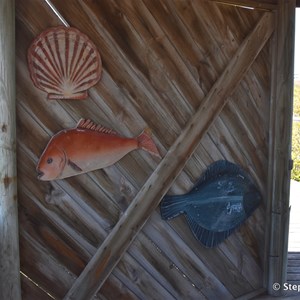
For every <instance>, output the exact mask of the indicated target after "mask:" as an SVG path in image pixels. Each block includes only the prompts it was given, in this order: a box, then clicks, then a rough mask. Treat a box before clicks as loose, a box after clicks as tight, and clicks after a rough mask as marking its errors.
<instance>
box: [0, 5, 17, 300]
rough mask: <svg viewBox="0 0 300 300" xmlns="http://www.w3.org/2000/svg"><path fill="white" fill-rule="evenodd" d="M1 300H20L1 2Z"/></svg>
mask: <svg viewBox="0 0 300 300" xmlns="http://www.w3.org/2000/svg"><path fill="white" fill-rule="evenodd" d="M0 299H14V300H15V299H16V300H18V299H21V288H20V263H19V232H18V206H17V183H16V117H15V3H14V1H13V0H1V1H0Z"/></svg>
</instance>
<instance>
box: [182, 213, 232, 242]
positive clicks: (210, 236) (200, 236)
mask: <svg viewBox="0 0 300 300" xmlns="http://www.w3.org/2000/svg"><path fill="white" fill-rule="evenodd" d="M185 217H186V220H187V222H188V225H189V227H190V229H191V231H192V233H193V235H194V237H195V238H196V239H197V240H198V241H199V242H201V244H202V245H203V246H205V247H206V248H213V247H216V246H217V245H219V244H220V243H222V242H223V241H224V240H225V239H227V238H228V237H229V236H230V235H231V234H232V233H233V232H234V230H235V229H236V228H231V229H229V230H226V231H220V232H218V231H212V230H208V229H205V228H204V227H202V226H200V225H199V224H198V222H197V221H195V220H194V219H193V218H192V217H190V216H189V215H185Z"/></svg>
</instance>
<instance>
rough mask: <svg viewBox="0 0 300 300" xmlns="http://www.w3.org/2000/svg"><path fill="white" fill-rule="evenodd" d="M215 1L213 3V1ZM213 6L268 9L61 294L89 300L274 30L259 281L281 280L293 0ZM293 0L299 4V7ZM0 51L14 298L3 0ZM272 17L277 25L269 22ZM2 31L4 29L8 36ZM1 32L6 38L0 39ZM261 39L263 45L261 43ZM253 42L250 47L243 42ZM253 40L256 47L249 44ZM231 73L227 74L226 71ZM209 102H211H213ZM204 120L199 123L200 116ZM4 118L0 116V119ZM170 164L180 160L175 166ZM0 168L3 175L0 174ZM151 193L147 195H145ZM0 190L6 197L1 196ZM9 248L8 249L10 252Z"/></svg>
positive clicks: (4, 265)
mask: <svg viewBox="0 0 300 300" xmlns="http://www.w3.org/2000/svg"><path fill="white" fill-rule="evenodd" d="M212 1H213V0H212ZM215 2H219V3H224V4H229V5H238V6H250V7H254V8H257V9H263V10H268V11H269V12H266V13H265V14H264V15H263V17H262V18H261V20H260V22H259V23H258V24H257V26H256V27H255V29H254V30H253V31H252V33H251V34H250V35H249V36H248V37H247V38H246V39H245V41H244V43H243V44H242V46H241V47H240V49H239V50H238V52H237V54H236V55H235V56H234V57H233V59H232V61H231V62H230V63H229V65H228V66H227V68H226V69H225V71H224V72H223V74H222V75H221V77H220V78H219V80H218V81H217V82H216V84H215V85H214V86H213V88H212V89H211V91H210V92H209V93H208V95H207V96H206V98H205V100H204V101H203V103H202V105H201V106H200V107H199V109H198V111H197V112H196V114H195V115H194V116H193V118H192V119H191V120H190V122H189V123H188V124H187V126H186V128H185V130H184V131H183V132H182V134H181V135H180V136H179V137H178V139H177V140H176V142H175V143H174V144H173V146H172V147H171V149H170V150H169V152H168V153H167V154H166V156H165V157H164V159H163V160H162V161H161V163H160V164H159V166H158V167H157V169H156V170H155V171H154V172H153V174H152V175H151V176H150V178H149V179H148V180H147V182H146V183H145V185H144V186H143V188H142V189H141V190H140V192H139V193H138V194H137V196H136V197H135V199H134V200H133V201H132V203H131V205H130V206H129V208H128V209H127V211H126V212H125V213H124V215H123V216H122V218H121V219H120V220H119V222H118V223H117V224H116V226H115V227H114V229H113V230H112V232H111V233H110V234H109V235H108V237H107V239H106V240H105V241H104V242H103V244H102V245H101V246H100V248H99V249H98V250H97V252H96V254H95V255H94V257H93V258H92V259H91V261H90V262H89V263H88V265H87V266H86V268H85V269H84V271H83V272H82V274H81V275H80V276H79V277H78V278H77V280H76V281H75V283H74V285H73V286H72V287H71V289H70V290H69V292H68V294H67V295H66V297H65V299H74V298H73V296H74V295H75V294H76V299H89V298H90V297H91V296H92V295H94V294H95V292H97V291H98V289H99V288H100V287H101V286H102V285H103V283H104V282H105V280H106V278H107V277H108V276H109V274H110V273H111V272H112V270H113V268H114V267H115V265H116V264H117V263H118V261H119V260H120V258H121V257H122V254H123V253H124V252H125V251H126V250H127V249H128V247H129V245H130V243H131V242H132V241H133V239H134V238H135V236H136V235H137V234H138V233H139V231H140V230H141V228H142V227H143V225H144V224H145V223H146V221H147V219H148V218H149V216H150V215H151V213H152V211H153V210H154V209H155V208H156V206H157V205H158V203H159V201H160V199H161V198H162V197H163V195H164V194H165V193H166V191H167V190H168V189H169V187H170V186H171V184H172V182H173V181H174V180H175V178H176V176H177V175H178V174H179V173H180V171H181V170H182V168H183V166H184V164H185V163H186V161H187V160H188V158H189V157H190V156H191V154H192V153H193V151H194V150H195V148H196V146H197V145H198V143H199V142H200V140H201V138H202V136H203V135H204V133H205V132H206V131H207V130H208V128H209V126H210V125H211V124H212V123H213V121H214V120H215V118H216V117H217V115H218V113H219V112H220V111H221V110H222V108H223V107H224V105H225V104H226V101H227V98H228V96H229V93H231V92H232V90H233V89H234V88H235V87H236V86H237V85H238V83H239V81H240V80H241V79H242V75H243V74H244V73H245V72H246V71H247V70H248V68H249V67H250V66H251V64H252V62H253V61H254V60H255V58H256V56H257V55H258V53H259V52H260V49H261V48H262V47H263V46H264V45H265V43H266V42H267V40H268V39H269V38H270V36H271V35H272V33H273V30H274V29H275V34H274V35H273V38H272V55H273V69H272V95H271V101H272V111H271V115H270V129H271V132H270V140H269V144H270V149H271V151H270V153H269V188H268V190H269V193H268V207H267V214H268V220H267V225H268V228H267V231H266V252H265V257H266V258H268V261H267V264H266V266H265V274H266V276H265V285H266V287H267V290H268V293H269V294H276V293H275V292H274V291H273V283H275V282H278V283H281V284H282V283H283V282H284V281H285V276H284V275H285V266H286V254H287V243H286V242H287V230H288V215H289V189H288V187H289V179H290V149H291V120H292V114H291V108H292V96H291V93H292V87H293V80H292V79H293V78H292V76H293V66H292V61H291V53H292V52H293V49H294V48H293V33H294V26H293V22H294V19H293V16H294V14H293V12H294V9H295V5H296V0H279V1H278V4H276V2H275V1H274V2H270V1H261V2H260V3H259V4H258V3H257V1H251V0H249V1H246V0H245V1H242V0H240V1H235V0H230V1H229V0H220V1H216V0H215ZM298 2H299V1H297V4H298ZM0 13H1V18H0V20H1V21H0V22H1V28H0V32H1V34H0V49H1V53H2V54H1V58H0V64H1V69H3V70H7V73H6V74H5V77H6V78H7V80H4V81H3V82H4V83H5V84H4V87H3V89H0V92H1V93H3V92H4V93H3V94H1V98H0V103H1V106H2V107H1V114H2V115H1V120H0V121H1V123H0V125H1V126H0V129H1V131H0V134H1V139H0V150H1V152H2V153H1V154H2V157H5V159H4V160H3V161H1V176H2V177H1V184H0V190H1V199H0V201H1V206H0V215H1V218H2V220H4V222H2V223H1V226H3V228H1V229H0V232H1V233H2V232H5V234H4V235H3V236H1V246H2V247H1V249H0V266H1V272H0V274H1V275H0V283H1V286H0V296H1V297H0V298H3V299H20V298H21V289H20V279H19V270H20V268H19V261H18V259H16V257H19V249H18V227H17V224H18V217H17V202H16V170H15V169H16V163H15V161H16V160H15V153H16V152H15V142H16V140H15V126H16V125H15V100H14V99H15V86H14V50H13V49H14V2H13V1H9V0H4V1H2V2H1V8H0ZM274 16H275V22H274ZM7 32H9V34H8V36H9V37H10V38H9V39H7ZM4 36H5V41H4ZM262 41H263V42H262ZM249 45H251V47H248V46H249ZM253 45H254V46H253ZM228 72H230V74H231V76H230V77H229V76H226V75H227V74H228ZM212 99H213V100H214V101H211V100H212ZM200 114H201V116H205V118H203V117H202V120H201V122H200V121H199V115H200ZM2 118H3V119H2ZM174 161H177V162H178V163H176V164H174ZM2 170H5V171H6V172H2ZM150 191H151V192H150ZM2 195H4V196H3V197H2ZM8 249H10V250H9V251H8Z"/></svg>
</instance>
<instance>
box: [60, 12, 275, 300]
mask: <svg viewBox="0 0 300 300" xmlns="http://www.w3.org/2000/svg"><path fill="white" fill-rule="evenodd" d="M273 29H274V23H273V18H272V15H271V14H265V15H263V17H262V18H261V20H260V22H259V23H258V24H257V25H256V27H255V28H254V30H253V32H252V33H251V34H250V35H249V37H247V38H246V39H245V41H244V42H243V44H242V45H241V46H240V49H239V50H238V52H237V53H236V55H235V56H234V57H233V59H232V60H231V62H230V63H229V65H228V66H227V68H226V69H225V70H224V72H223V73H222V75H221V76H220V77H219V79H218V81H217V82H216V84H215V85H214V86H213V88H212V89H211V91H210V92H209V94H208V95H207V96H206V97H205V98H204V100H203V104H202V105H200V108H199V109H198V111H197V112H196V113H195V114H194V116H193V117H192V118H191V120H190V121H189V122H188V124H187V125H186V127H185V129H184V130H183V132H182V133H181V135H180V136H179V137H178V139H177V140H176V142H175V143H174V144H173V145H172V147H171V148H170V149H169V151H168V152H167V154H166V155H165V157H164V158H163V160H162V161H161V162H160V164H159V166H158V167H157V169H156V170H155V171H154V172H153V173H152V175H151V176H150V177H149V179H148V180H147V182H146V183H145V185H144V186H143V187H142V189H141V190H140V191H139V193H138V194H137V196H136V197H135V198H134V200H133V201H132V203H131V204H130V206H129V207H128V209H127V210H126V213H125V214H124V215H123V217H122V218H121V219H120V220H119V222H118V223H117V224H116V226H115V227H114V229H113V231H112V232H111V233H110V235H109V236H108V237H107V238H106V240H105V241H104V242H103V243H102V245H101V247H100V248H99V249H98V250H97V252H96V254H95V255H94V257H93V258H92V259H91V261H90V262H89V264H88V265H87V267H86V268H85V270H84V271H83V272H82V273H81V275H80V276H79V278H78V279H77V280H76V282H75V284H74V285H73V286H72V288H71V289H70V291H69V292H68V293H67V295H66V296H65V299H75V297H76V298H77V299H86V298H89V297H91V296H92V295H93V294H94V293H96V292H97V290H98V289H99V288H100V287H101V286H102V284H103V282H104V281H105V280H106V278H107V277H108V275H109V274H110V273H111V271H112V270H113V267H114V266H115V265H116V263H117V262H118V261H119V258H120V256H121V255H122V254H123V253H124V251H126V250H127V247H128V246H129V244H130V243H131V241H132V240H133V239H134V237H135V236H136V235H137V233H138V232H139V230H140V229H141V228H142V227H143V225H144V224H145V222H146V221H147V219H148V218H149V216H150V214H151V212H152V211H153V209H155V207H156V206H157V205H158V203H159V201H160V199H161V197H162V196H163V195H164V194H165V193H166V192H167V190H168V189H169V187H170V186H171V184H172V183H173V181H174V179H175V178H176V177H177V175H178V174H179V172H180V171H181V170H182V168H183V166H184V164H185V162H186V160H187V159H188V158H189V157H190V156H191V154H192V153H193V151H194V150H195V148H196V147H197V145H198V143H199V141H200V140H201V138H202V136H203V135H204V134H205V132H206V131H207V129H208V128H209V127H210V125H211V124H212V123H213V121H214V119H215V118H216V116H217V115H218V113H219V112H220V111H221V110H222V108H223V107H224V105H225V103H226V99H227V98H228V96H229V94H230V93H231V92H232V91H233V90H234V88H235V87H236V85H237V84H238V83H239V82H240V80H241V78H242V75H243V74H245V72H246V71H247V70H248V69H249V67H250V66H251V64H252V63H253V61H254V60H255V58H256V57H257V55H258V54H259V52H260V50H261V49H262V48H263V46H264V44H262V42H264V43H266V41H267V40H268V39H269V38H270V35H271V34H272V32H273ZM229 73H230V74H231V77H230V78H229V76H227V75H228V74H229ZM204 116H205V117H204ZM200 117H201V118H200ZM200 119H201V120H200ZM174 161H176V162H177V163H174ZM99 270H101V271H99Z"/></svg>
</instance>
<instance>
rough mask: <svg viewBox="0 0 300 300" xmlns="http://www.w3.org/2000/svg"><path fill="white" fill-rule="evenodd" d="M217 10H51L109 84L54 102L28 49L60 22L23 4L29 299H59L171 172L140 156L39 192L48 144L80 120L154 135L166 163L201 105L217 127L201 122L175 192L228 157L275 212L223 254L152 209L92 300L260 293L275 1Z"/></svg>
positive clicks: (20, 53)
mask: <svg viewBox="0 0 300 300" xmlns="http://www.w3.org/2000/svg"><path fill="white" fill-rule="evenodd" d="M217 2H220V1H205V0H202V1H200V0H198V1H196V0H194V1H188V0H185V1H181V0H167V1H160V0H155V1H154V0H149V1H148V0H143V1H136V0H128V1H114V0H105V1H104V0H103V1H79V0H78V1H76V0H72V1H68V4H67V5H66V3H64V2H63V1H58V0H54V1H52V4H53V5H54V7H55V9H56V11H57V12H59V14H60V15H61V16H62V17H63V18H64V20H66V22H67V23H68V24H69V25H71V26H74V27H77V28H78V29H80V30H81V31H82V32H84V33H86V34H87V35H88V36H89V37H90V38H91V39H92V40H93V42H94V43H95V45H96V46H97V48H98V49H99V52H100V54H101V57H102V62H103V76H102V79H101V81H100V82H99V83H98V84H97V85H96V86H95V87H94V88H92V89H91V90H89V98H88V100H85V101H72V100H65V101H47V100H46V94H45V93H44V92H42V91H40V90H38V89H37V88H35V87H34V86H33V84H32V82H31V80H30V76H29V72H28V67H27V60H26V55H27V49H28V47H29V45H30V43H31V42H32V40H33V39H34V38H35V37H36V36H37V35H38V34H39V33H40V32H42V31H43V30H45V29H47V28H49V27H51V26H56V25H61V24H62V21H61V20H60V19H59V18H58V16H57V14H55V13H54V12H53V10H52V9H51V7H50V6H49V5H48V3H47V2H46V1H41V0H28V1H26V2H25V1H21V0H19V1H16V33H17V36H16V42H17V47H16V71H17V136H18V143H17V149H18V152H17V157H18V181H19V187H18V193H19V222H20V249H21V250H20V251H21V254H20V256H21V271H22V293H23V298H24V299H33V300H34V299H51V298H55V299H62V298H63V297H64V296H65V295H66V294H67V293H68V291H69V290H70V289H71V287H72V286H73V284H74V283H76V282H78V281H77V280H78V276H79V275H80V274H81V272H82V271H83V270H84V268H85V266H86V264H87V263H88V262H89V261H90V259H91V258H92V256H93V255H94V254H95V253H96V251H97V249H98V248H99V247H100V246H101V244H102V243H103V242H104V241H105V239H106V238H107V237H108V236H111V235H110V234H111V232H112V229H113V227H114V226H115V225H116V224H117V222H118V220H119V219H120V218H122V216H123V215H124V212H125V211H126V209H127V207H128V206H129V205H130V203H131V202H132V201H133V199H134V198H135V196H136V195H137V193H138V192H139V190H140V189H141V188H142V186H143V185H144V183H145V182H146V181H147V179H148V178H149V177H150V176H151V174H152V173H153V172H154V171H155V170H156V168H157V167H158V166H159V165H160V159H157V158H154V157H152V156H151V155H149V154H147V153H145V152H143V151H135V152H132V153H130V154H129V155H127V156H126V157H124V158H123V159H122V160H121V161H120V162H118V163H117V164H115V165H114V166H112V167H108V168H106V169H103V170H99V171H96V172H92V173H89V174H85V175H80V176H77V177H74V178H69V179H66V180H58V181H53V182H40V181H38V180H37V179H36V172H35V165H36V163H37V160H38V157H39V156H40V154H41V152H42V150H43V148H44V147H45V145H46V144H47V141H48V140H49V138H50V137H51V136H52V135H53V134H54V133H55V132H57V131H58V130H60V129H62V128H67V127H73V126H75V124H76V123H77V121H78V120H79V119H80V118H81V117H84V118H91V119H93V120H94V121H95V122H98V123H101V124H103V125H105V126H107V127H110V128H113V129H114V130H116V131H117V132H119V133H120V134H122V135H125V136H130V137H131V136H136V135H137V134H139V133H140V132H141V131H142V130H143V129H144V128H145V127H149V128H151V130H152V132H153V137H154V140H155V142H156V143H157V145H158V147H159V150H160V152H161V153H162V155H163V156H164V157H167V155H168V150H169V149H170V148H171V147H172V145H173V144H174V143H175V142H176V140H177V139H178V137H179V136H180V135H181V134H182V132H184V131H185V128H186V125H187V123H188V121H189V120H190V119H193V117H194V116H195V113H196V112H199V108H203V107H204V111H203V113H202V116H203V119H204V120H207V121H205V122H204V121H202V122H203V126H202V127H201V128H202V129H201V134H199V135H198V136H197V138H198V142H195V146H196V145H197V147H196V149H195V151H194V152H193V154H192V155H191V157H190V158H189V159H188V161H187V163H186V165H185V167H184V169H183V171H182V172H181V173H180V174H179V176H178V177H177V178H176V180H175V181H174V182H173V184H172V186H171V189H170V190H169V191H168V192H169V193H172V194H178V193H183V192H186V191H188V190H189V189H190V188H191V187H192V185H193V183H194V182H195V181H196V180H197V178H198V177H199V176H200V175H201V173H202V172H203V171H204V170H205V169H206V167H207V166H208V165H209V164H211V163H212V162H214V161H216V160H219V159H227V160H230V161H232V162H235V163H238V164H240V165H242V166H243V167H244V168H245V169H246V170H247V171H248V172H249V173H250V174H251V175H252V176H253V177H254V179H255V180H256V182H257V185H258V186H259V188H260V189H261V192H262V194H263V195H264V204H263V205H261V206H260V207H259V209H258V210H256V212H255V213H254V214H253V216H252V217H250V218H249V220H248V221H247V222H246V223H245V224H244V225H242V226H241V228H240V229H239V230H238V231H236V232H235V233H234V234H232V236H231V237H230V238H228V239H227V240H226V241H225V242H224V243H222V244H221V245H220V246H218V247H216V248H214V249H206V248H203V247H202V246H201V245H200V244H199V243H198V242H197V241H196V240H195V239H194V238H193V236H192V234H191V232H190V231H189V229H188V227H187V224H186V222H185V220H184V218H183V217H179V218H176V219H174V220H172V221H170V222H165V221H163V220H161V218H160V215H159V210H158V209H156V210H154V211H153V212H152V211H151V212H152V213H151V214H150V212H149V220H148V221H147V223H146V225H145V226H144V227H143V229H142V230H141V231H140V232H139V233H138V234H137V236H136V238H135V239H134V241H133V242H132V244H131V245H130V247H129V248H128V250H127V248H126V247H127V246H126V247H125V248H124V249H123V250H124V251H125V250H127V251H125V253H124V255H123V256H122V258H121V259H120V261H119V263H118V264H117V266H116V267H115V268H114V269H113V270H112V268H111V271H112V273H110V272H109V273H108V275H109V276H108V278H107V280H103V282H102V284H101V289H100V290H99V292H98V293H97V295H96V296H95V297H94V299H235V298H238V297H241V296H243V295H247V294H249V293H252V292H255V291H260V290H261V288H262V287H263V266H264V262H263V259H264V250H265V249H264V245H265V243H264V234H265V226H266V224H265V219H266V214H265V206H266V202H267V197H266V195H267V192H268V191H267V183H268V182H267V178H268V155H269V150H270V149H269V125H270V123H269V122H270V118H269V116H270V109H271V106H270V103H271V102H270V91H271V66H272V61H271V55H270V53H271V47H270V45H271V42H270V39H269V38H270V35H271V34H272V32H273V30H274V26H275V25H274V22H273V13H272V12H270V9H272V7H273V6H274V3H273V2H271V1H265V2H266V4H265V5H266V6H264V7H260V8H259V9H254V10H252V9H245V8H241V7H237V6H232V5H225V4H222V3H217ZM224 2H229V1H224ZM231 2H232V1H231ZM254 2H255V1H250V3H254ZM267 2H268V3H267ZM262 28H263V30H262ZM253 35H254V36H257V37H258V38H259V37H261V40H259V44H260V47H261V48H259V49H258V48H255V49H253V48H254V46H253V45H254V44H253V43H250V45H249V43H247V41H248V40H249V37H251V36H253ZM257 37H256V38H255V39H256V41H257ZM255 39H254V40H255ZM251 46H253V47H251ZM255 50H257V51H255ZM255 52H257V53H256V54H255V55H254V54H253V53H255ZM236 53H242V54H243V55H244V56H242V57H245V58H247V59H245V61H243V62H244V63H245V64H244V65H245V68H242V72H241V73H240V74H241V76H240V78H238V79H236V81H235V84H233V83H232V82H231V79H232V78H233V77H234V76H233V75H234V72H236V70H237V69H235V67H234V66H236V65H237V64H238V63H240V62H239V61H238V60H239V57H240V56H239V55H236ZM247 54H249V55H247ZM246 62H248V63H246ZM229 66H233V67H232V69H230V68H228V67H229ZM228 70H229V71H228ZM230 70H232V73H231V72H230ZM227 71H228V72H227ZM235 77H238V76H236V75H235ZM220 78H221V79H222V80H221V81H220ZM218 82H219V83H218ZM222 82H223V83H224V86H225V82H227V89H226V91H224V90H223V89H222V87H223V85H222ZM216 84H218V86H217V88H218V90H217V91H218V92H220V93H221V95H224V98H221V97H220V98H219V102H217V101H216V102H215V99H216V98H214V97H212V98H208V95H211V94H213V93H214V91H216V90H214V89H215V88H216ZM222 93H223V94H222ZM216 94H218V93H216ZM207 99H212V100H211V102H210V101H208V100H207ZM205 101H206V102H205ZM207 107H208V108H210V109H207V110H205V108H207ZM202 116H201V114H200V116H199V119H198V120H199V123H201V120H202V119H201V117H202ZM184 141H185V140H184ZM186 158H188V157H182V159H186ZM176 160H180V158H177V157H176V159H175V160H174V164H177V163H178V161H176ZM173 177H174V176H173ZM171 183H172V182H170V184H171ZM150 198H151V197H150ZM152 200H153V201H159V199H156V200H155V199H151V201H152ZM153 203H154V202H153ZM157 203H158V202H157ZM139 217H140V216H139V215H137V218H139ZM118 259H119V258H116V259H115V261H114V262H115V263H116V262H117V261H118ZM95 280H96V279H95Z"/></svg>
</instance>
